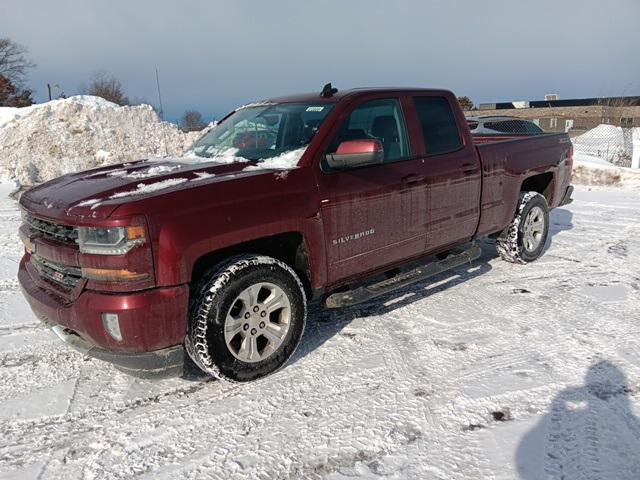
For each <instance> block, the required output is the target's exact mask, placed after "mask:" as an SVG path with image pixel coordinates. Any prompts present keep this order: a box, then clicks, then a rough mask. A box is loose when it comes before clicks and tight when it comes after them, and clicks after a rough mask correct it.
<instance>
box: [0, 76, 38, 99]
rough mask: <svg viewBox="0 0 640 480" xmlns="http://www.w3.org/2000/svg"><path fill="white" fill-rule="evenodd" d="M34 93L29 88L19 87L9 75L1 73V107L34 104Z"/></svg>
mask: <svg viewBox="0 0 640 480" xmlns="http://www.w3.org/2000/svg"><path fill="white" fill-rule="evenodd" d="M32 94H33V92H32V91H31V90H29V89H28V88H24V89H23V88H18V87H16V86H15V85H14V84H13V83H12V82H11V80H9V79H8V78H7V77H5V76H4V75H0V107H28V106H29V105H31V104H33V98H32V97H31V95H32Z"/></svg>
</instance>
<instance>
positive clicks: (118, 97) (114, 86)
mask: <svg viewBox="0 0 640 480" xmlns="http://www.w3.org/2000/svg"><path fill="white" fill-rule="evenodd" d="M78 90H79V91H80V93H81V94H83V95H94V96H96V97H102V98H104V99H105V100H108V101H110V102H113V103H117V104H118V105H129V99H128V98H127V96H126V95H125V94H124V92H123V90H122V84H121V83H120V80H118V79H117V78H116V77H114V76H113V75H111V74H109V73H107V72H103V71H101V72H97V73H95V74H94V75H93V77H91V81H90V82H89V86H88V87H87V86H86V85H81V86H80V88H79V89H78Z"/></svg>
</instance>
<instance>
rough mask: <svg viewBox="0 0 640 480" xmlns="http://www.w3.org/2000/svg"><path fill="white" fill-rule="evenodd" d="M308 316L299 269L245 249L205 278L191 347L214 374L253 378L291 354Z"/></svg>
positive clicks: (196, 358)
mask: <svg viewBox="0 0 640 480" xmlns="http://www.w3.org/2000/svg"><path fill="white" fill-rule="evenodd" d="M305 320H306V299H305V294H304V290H303V287H302V284H301V283H300V280H299V279H298V276H297V275H296V274H295V272H294V271H293V270H292V269H291V268H290V267H289V266H287V265H286V264H284V263H282V262H280V261H278V260H276V259H274V258H271V257H266V256H261V255H242V256H239V257H235V258H232V259H230V260H229V261H227V262H224V263H223V264H220V265H219V266H218V267H216V268H214V269H212V271H211V272H210V273H209V275H206V276H205V278H204V279H203V281H202V283H201V285H200V288H199V291H198V292H197V293H196V295H194V298H193V300H192V305H191V312H190V325H189V333H188V336H187V341H186V346H187V352H188V353H189V356H190V357H191V358H192V359H193V361H194V362H195V363H196V364H197V365H198V366H199V367H200V368H201V369H202V370H204V371H205V372H207V373H209V374H211V375H213V376H215V377H218V378H226V379H230V380H234V381H240V382H243V381H249V380H254V379H257V378H259V377H263V376H265V375H268V374H270V373H272V372H274V371H276V370H277V369H279V368H280V367H282V366H283V365H284V364H285V362H286V361H287V360H288V359H289V358H290V357H291V355H292V354H293V352H294V351H295V349H296V347H297V346H298V343H299V342H300V339H301V338H302V333H303V331H304V325H305Z"/></svg>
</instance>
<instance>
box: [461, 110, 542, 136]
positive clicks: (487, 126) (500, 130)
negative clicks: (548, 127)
mask: <svg viewBox="0 0 640 480" xmlns="http://www.w3.org/2000/svg"><path fill="white" fill-rule="evenodd" d="M467 125H469V130H470V131H471V134H472V135H475V134H482V135H490V134H496V135H504V134H512V135H541V134H543V133H544V131H543V130H542V129H541V128H540V127H539V126H538V125H536V124H535V123H533V122H532V121H530V120H524V119H522V118H517V117H507V116H491V115H483V116H474V117H467Z"/></svg>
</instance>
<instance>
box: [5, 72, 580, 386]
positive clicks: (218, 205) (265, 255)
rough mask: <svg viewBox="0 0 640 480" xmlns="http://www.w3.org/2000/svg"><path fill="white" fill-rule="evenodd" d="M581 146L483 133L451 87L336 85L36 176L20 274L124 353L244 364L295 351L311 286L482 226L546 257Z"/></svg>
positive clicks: (124, 357) (522, 258) (419, 256)
mask: <svg viewBox="0 0 640 480" xmlns="http://www.w3.org/2000/svg"><path fill="white" fill-rule="evenodd" d="M572 154H573V148H572V144H571V142H570V141H569V137H568V136H567V135H566V134H545V135H529V136H521V135H514V136H513V137H512V138H509V137H508V136H506V135H502V136H501V137H499V138H494V137H493V136H491V135H486V136H484V137H483V136H473V137H472V135H471V134H470V132H469V128H468V124H467V120H466V119H465V117H464V114H463V112H462V110H461V108H460V105H459V104H458V101H457V100H456V97H455V96H454V95H453V93H451V92H449V91H446V90H430V89H403V88H387V89H356V90H347V91H337V90H336V89H334V88H332V87H331V85H330V84H329V85H326V86H325V88H323V89H322V92H321V93H318V92H316V93H310V94H304V95H293V96H287V97H282V98H275V99H271V100H266V101H262V102H258V103H255V104H250V105H245V106H243V107H241V108H238V109H237V110H235V111H234V112H231V113H230V114H229V115H228V116H227V117H225V118H224V119H223V120H222V121H221V122H220V124H219V125H218V126H217V127H216V128H214V129H212V130H210V131H208V132H207V133H205V134H204V135H203V136H202V138H201V139H200V140H198V141H197V142H196V144H195V145H194V147H193V149H192V151H191V153H190V155H187V156H186V157H183V158H175V159H149V160H141V161H138V162H133V163H125V164H120V165H112V166H105V167H100V168H97V169H94V170H90V171H86V172H79V173H71V174H68V175H64V176H62V177H59V178H57V179H54V180H52V181H49V182H46V183H44V184H42V185H40V186H37V187H35V188H33V189H31V190H28V191H27V192H25V193H24V194H23V195H22V197H21V199H20V205H21V207H22V210H23V223H22V225H21V227H20V236H21V238H22V240H23V242H24V246H25V252H24V256H23V258H22V260H21V262H20V267H19V272H18V279H19V282H20V285H21V287H22V290H23V292H24V295H25V297H26V299H27V300H28V302H29V304H30V305H31V308H32V310H33V311H34V312H35V314H36V315H37V316H38V318H40V319H41V320H42V321H43V322H44V323H45V324H47V325H49V326H50V327H51V328H52V329H53V331H54V332H55V333H56V334H57V335H58V336H59V337H60V338H61V339H62V340H64V341H65V342H67V343H69V344H70V345H72V346H74V347H76V348H78V349H80V350H81V351H83V352H85V353H88V354H89V355H93V356H95V357H97V358H100V359H103V360H106V361H109V362H112V363H113V364H115V365H116V366H118V368H120V369H122V370H124V371H127V372H131V373H135V374H154V373H157V372H161V371H164V370H167V369H177V370H179V369H181V368H182V366H183V364H184V362H185V359H188V358H190V359H191V360H193V362H194V363H195V364H196V365H197V366H198V367H199V368H200V369H202V370H203V371H204V372H206V373H208V374H210V375H213V376H215V377H218V378H226V379H231V380H233V381H249V380H253V379H256V378H259V377H262V376H264V375H267V374H270V373H272V372H274V371H276V370H277V369H278V368H280V367H282V366H283V365H284V364H285V363H286V362H287V360H288V359H289V358H290V357H291V355H292V354H293V352H294V351H295V350H296V347H297V346H298V343H299V342H300V339H301V338H302V334H303V331H304V327H305V321H306V317H307V302H308V300H309V299H312V298H317V299H322V300H324V302H325V304H326V306H327V307H328V308H338V307H346V306H349V305H354V304H357V303H360V302H364V301H372V300H373V299H375V298H376V297H378V296H380V295H382V294H385V293H388V292H391V291H393V290H396V289H398V288H401V287H404V286H406V285H409V284H411V283H414V282H417V281H421V280H424V279H426V278H428V277H430V276H432V275H435V274H438V273H440V272H443V271H445V270H448V269H452V268H455V267H459V266H462V265H464V264H468V263H469V262H471V261H473V260H475V259H477V258H479V256H480V248H479V247H478V245H477V244H476V243H475V240H476V239H480V238H485V237H492V238H494V239H496V245H497V250H498V252H499V254H500V256H501V257H502V258H503V259H504V260H507V261H510V262H515V263H526V262H531V261H534V260H536V259H537V258H538V257H539V256H540V255H542V252H543V250H544V248H545V242H546V239H547V235H548V232H549V210H550V209H552V208H555V207H558V206H560V205H564V204H566V203H568V202H570V201H571V192H572V189H573V187H571V185H570V181H571V168H572V162H573V160H572ZM390 328H391V327H390ZM185 352H186V354H187V355H188V357H186V356H185Z"/></svg>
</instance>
